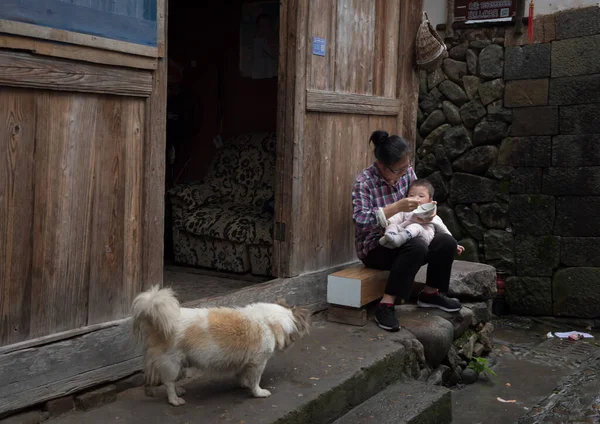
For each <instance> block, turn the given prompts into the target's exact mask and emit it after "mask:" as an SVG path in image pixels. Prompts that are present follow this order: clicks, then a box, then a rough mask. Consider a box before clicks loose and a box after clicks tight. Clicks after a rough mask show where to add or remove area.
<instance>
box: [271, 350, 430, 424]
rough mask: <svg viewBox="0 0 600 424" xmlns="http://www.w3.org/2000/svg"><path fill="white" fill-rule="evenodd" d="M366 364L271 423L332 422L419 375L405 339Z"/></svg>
mask: <svg viewBox="0 0 600 424" xmlns="http://www.w3.org/2000/svg"><path fill="white" fill-rule="evenodd" d="M398 343H399V344H398V349H397V350H396V351H394V352H392V353H390V354H388V355H387V356H385V357H383V358H381V359H380V360H378V361H377V362H375V363H374V364H372V365H371V366H369V367H361V368H360V370H359V371H357V372H356V373H354V374H353V375H352V377H350V378H348V379H347V380H345V381H343V382H341V383H340V384H338V385H337V386H335V387H333V388H331V389H330V390H328V391H326V392H324V393H322V394H321V395H320V396H319V397H317V398H316V399H313V400H311V401H309V402H307V403H305V404H303V405H301V406H299V407H298V408H296V409H295V410H293V411H290V412H289V413H287V414H286V415H284V416H283V417H281V418H279V419H277V420H276V421H274V422H273V423H272V424H306V423H312V424H321V423H323V424H325V423H331V422H333V421H334V420H336V419H338V418H339V417H341V416H343V415H344V414H346V413H348V412H349V411H350V410H352V409H353V408H355V407H357V406H359V405H360V404H362V403H363V402H365V401H367V400H368V399H370V398H372V397H373V396H375V395H377V394H378V393H379V392H381V391H382V390H385V389H386V388H387V387H388V386H389V385H390V384H393V383H395V382H398V381H414V382H415V383H416V382H417V380H416V379H417V378H418V377H419V375H420V368H419V362H418V359H417V354H416V353H415V352H414V351H413V350H412V349H410V348H408V349H407V347H405V344H404V343H400V342H398Z"/></svg>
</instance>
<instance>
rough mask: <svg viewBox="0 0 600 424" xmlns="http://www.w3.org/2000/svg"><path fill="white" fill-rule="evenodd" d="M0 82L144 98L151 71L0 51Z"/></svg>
mask: <svg viewBox="0 0 600 424" xmlns="http://www.w3.org/2000/svg"><path fill="white" fill-rule="evenodd" d="M0 85H6V86H11V87H29V88H41V89H46V90H64V91H76V92H77V91H79V92H85V93H102V94H116V95H120V96H139V97H148V96H149V95H150V94H151V93H152V73H151V72H150V71H145V70H136V69H126V68H116V67H111V66H101V65H92V64H84V63H78V62H72V61H68V60H62V59H50V58H46V57H40V56H35V55H32V54H29V53H17V52H11V51H0Z"/></svg>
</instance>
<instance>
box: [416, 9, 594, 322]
mask: <svg viewBox="0 0 600 424" xmlns="http://www.w3.org/2000/svg"><path fill="white" fill-rule="evenodd" d="M455 34H456V35H455V37H456V38H455V39H453V40H447V43H448V47H449V57H448V58H447V59H445V60H444V62H443V64H442V65H441V66H440V67H439V68H438V69H436V70H434V71H432V72H424V71H422V72H421V78H420V97H419V111H418V140H417V155H416V173H417V175H418V176H419V178H427V179H428V180H430V181H431V183H432V184H433V185H434V187H435V189H436V196H435V197H436V200H437V201H438V204H439V215H440V216H441V218H442V219H443V220H444V221H445V222H446V224H447V225H448V228H449V229H450V230H451V231H452V233H453V234H454V236H455V237H456V238H457V239H458V240H459V241H460V243H461V244H463V245H464V246H465V247H466V252H465V253H464V254H463V257H461V259H466V260H470V261H475V262H484V263H487V264H490V265H493V266H495V267H496V268H497V270H498V271H500V272H503V273H506V274H507V277H508V278H507V281H506V287H507V289H506V290H507V301H508V304H509V307H510V308H511V311H512V312H513V313H517V314H526V315H556V316H576V317H585V318H597V317H600V217H598V216H599V215H600V214H599V212H598V211H599V210H600V209H599V208H600V8H599V7H591V8H587V9H577V10H572V11H565V12H561V13H559V14H556V15H552V16H543V17H539V18H537V20H536V27H535V38H534V42H533V43H532V44H528V41H527V38H526V36H525V37H523V36H521V37H515V36H514V34H513V30H512V28H511V27H504V28H502V27H494V28H483V29H469V30H458V31H456V33H455Z"/></svg>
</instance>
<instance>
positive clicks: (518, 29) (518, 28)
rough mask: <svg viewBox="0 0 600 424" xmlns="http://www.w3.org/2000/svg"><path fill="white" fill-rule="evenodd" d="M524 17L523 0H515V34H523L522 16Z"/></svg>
mask: <svg viewBox="0 0 600 424" xmlns="http://www.w3.org/2000/svg"><path fill="white" fill-rule="evenodd" d="M524 17H525V0H517V12H516V13H515V34H516V35H521V34H523V18H524Z"/></svg>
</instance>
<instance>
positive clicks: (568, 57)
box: [552, 35, 600, 78]
mask: <svg viewBox="0 0 600 424" xmlns="http://www.w3.org/2000/svg"><path fill="white" fill-rule="evenodd" d="M598 73H600V35H592V36H588V37H580V38H571V39H569V40H562V41H555V42H553V43H552V78H558V77H573V76H577V75H590V74H598Z"/></svg>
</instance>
